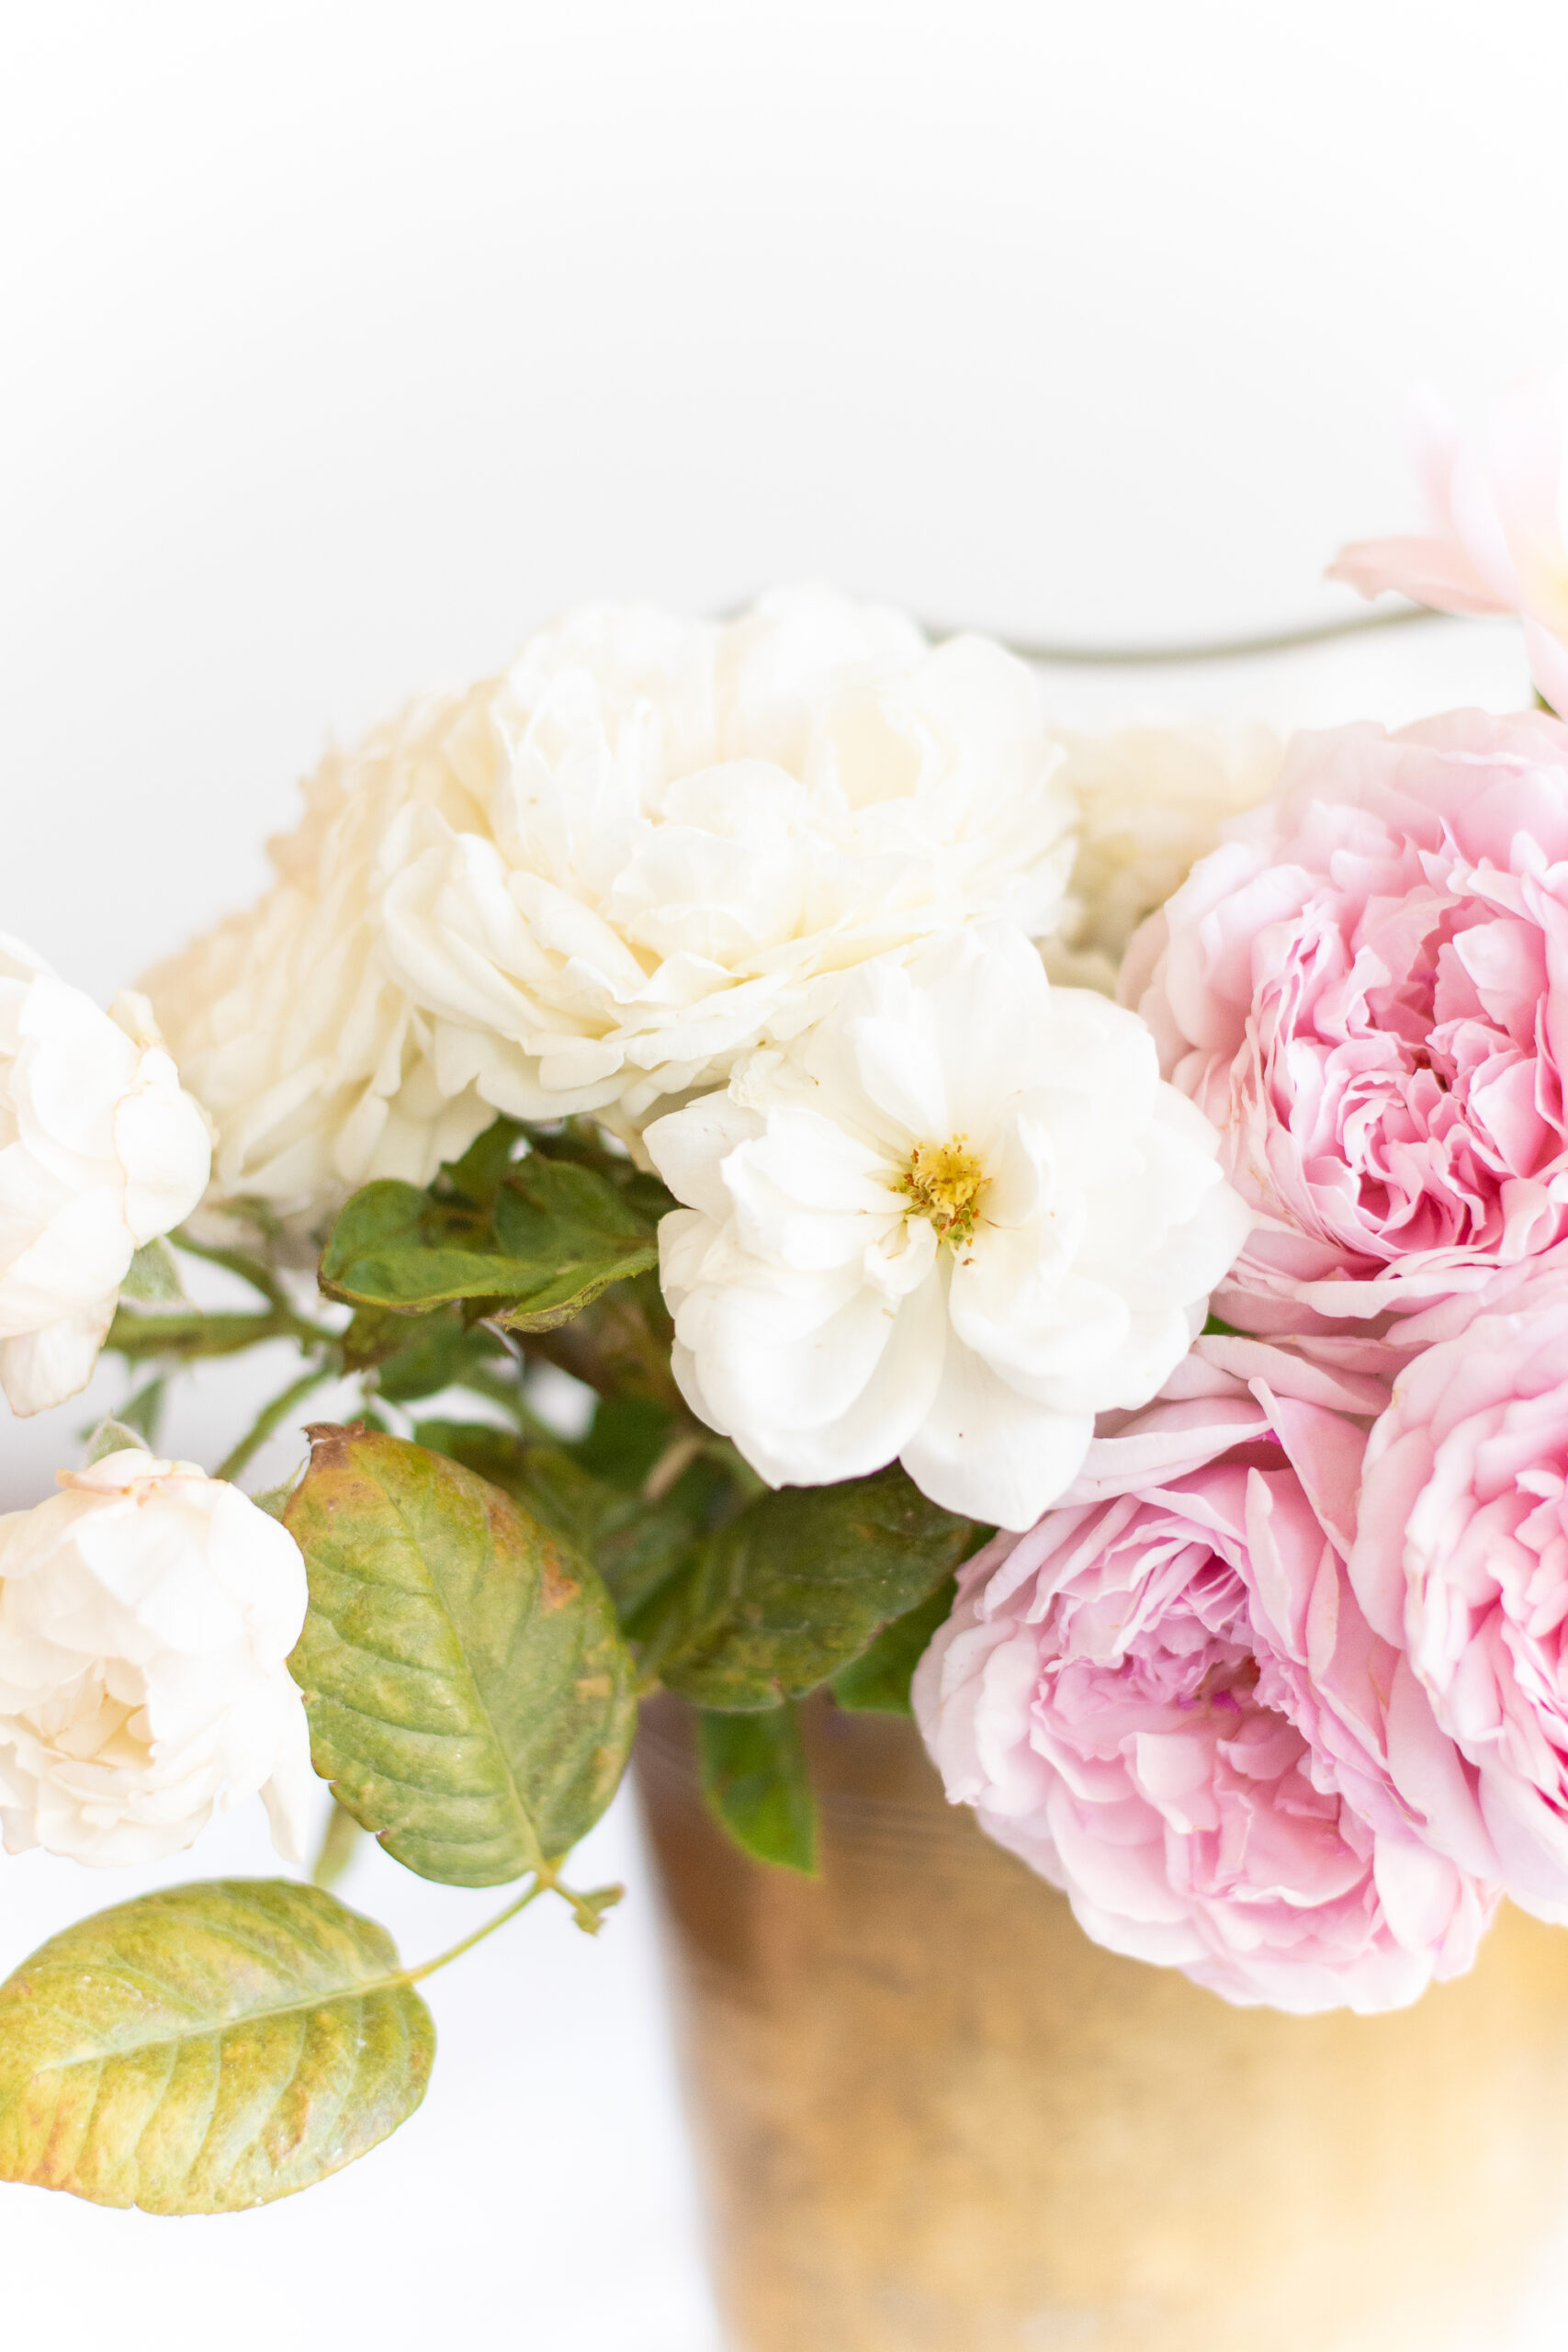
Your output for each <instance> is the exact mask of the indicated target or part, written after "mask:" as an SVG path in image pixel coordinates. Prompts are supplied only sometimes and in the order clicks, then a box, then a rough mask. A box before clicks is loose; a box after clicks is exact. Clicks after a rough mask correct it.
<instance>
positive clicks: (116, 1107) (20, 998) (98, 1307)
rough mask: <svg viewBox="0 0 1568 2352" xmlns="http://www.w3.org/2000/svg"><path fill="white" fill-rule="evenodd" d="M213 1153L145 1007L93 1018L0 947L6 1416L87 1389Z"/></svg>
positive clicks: (1, 1351)
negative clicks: (122, 1297) (118, 1320)
mask: <svg viewBox="0 0 1568 2352" xmlns="http://www.w3.org/2000/svg"><path fill="white" fill-rule="evenodd" d="M211 1156H212V1148H211V1144H210V1141H209V1135H208V1129H207V1123H206V1121H205V1120H204V1118H203V1116H202V1114H201V1112H200V1110H199V1108H198V1107H197V1103H195V1102H193V1100H192V1099H191V1097H190V1096H189V1095H188V1094H187V1093H186V1092H185V1091H183V1089H182V1088H181V1085H180V1082H179V1075H178V1072H177V1071H176V1070H175V1065H174V1063H173V1062H172V1061H171V1059H170V1058H169V1056H168V1054H167V1053H166V1052H165V1050H164V1043H163V1040H162V1038H161V1037H160V1036H159V1035H158V1032H157V1029H156V1027H155V1026H154V1024H153V1021H152V1012H151V1009H150V1007H149V1006H148V1004H147V1002H146V1000H145V999H144V998H142V997H138V996H130V995H127V996H122V997H120V998H119V999H118V1001H117V1002H116V1004H115V1005H114V1007H113V1008H112V1012H100V1011H99V1010H98V1007H97V1006H96V1004H95V1003H94V1002H93V1001H92V1000H91V998H90V997H87V996H84V994H83V993H82V991H81V989H73V988H70V987H68V986H67V985H66V983H65V982H64V981H63V980H62V979H58V978H56V977H55V975H54V973H53V972H51V969H50V967H49V966H48V965H47V964H45V963H44V962H43V961H42V959H41V957H39V956H35V955H34V954H33V953H32V951H31V949H30V948H27V947H24V946H23V945H22V944H21V943H20V942H19V941H18V940H15V939H8V938H6V937H4V936H0V1387H3V1388H4V1389H5V1391H6V1397H7V1398H8V1400H9V1402H10V1404H11V1407H12V1408H13V1410H14V1411H16V1412H18V1413H39V1412H42V1411H43V1410H44V1408H45V1407H47V1406H50V1405H58V1404H60V1403H61V1402H62V1400H63V1399H64V1398H65V1397H72V1396H74V1395H75V1393H76V1391H77V1390H78V1389H80V1388H85V1386H86V1385H87V1382H88V1381H89V1380H90V1379H91V1377H92V1373H93V1366H94V1364H95V1363H96V1361H97V1355H98V1350H99V1348H100V1347H101V1346H102V1344H103V1340H104V1334H105V1333H106V1332H107V1329H108V1327H109V1324H110V1321H111V1320H112V1318H113V1316H114V1310H115V1303H116V1301H117V1299H118V1295H119V1286H120V1284H121V1283H122V1282H123V1281H124V1280H125V1277H126V1274H127V1272H129V1270H130V1261H131V1259H132V1257H133V1256H134V1255H135V1252H136V1251H137V1250H138V1249H140V1248H141V1246H142V1244H143V1243H145V1242H148V1241H151V1240H152V1239H153V1238H155V1237H156V1236H157V1235H159V1234H162V1233H167V1232H169V1231H170V1229H171V1228H172V1227H175V1226H176V1225H178V1224H179V1223H180V1221H181V1219H182V1218H183V1217H185V1216H188V1214H189V1212H190V1211H191V1210H192V1209H193V1208H194V1207H195V1206H196V1204H197V1201H199V1199H200V1198H201V1195H202V1193H203V1191H204V1190H205V1188H206V1184H207V1179H208V1171H209V1167H210V1164H211Z"/></svg>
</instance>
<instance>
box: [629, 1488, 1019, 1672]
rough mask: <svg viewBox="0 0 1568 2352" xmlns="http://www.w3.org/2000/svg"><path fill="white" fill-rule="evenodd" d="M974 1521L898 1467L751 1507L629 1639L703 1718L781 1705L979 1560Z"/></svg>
mask: <svg viewBox="0 0 1568 2352" xmlns="http://www.w3.org/2000/svg"><path fill="white" fill-rule="evenodd" d="M975 1541H976V1530H975V1528H974V1526H973V1524H972V1523H971V1521H968V1520H966V1519H960V1518H958V1517H957V1516H956V1514H955V1513H954V1512H953V1511H949V1510H940V1509H939V1508H938V1506H937V1505H936V1504H935V1503H932V1502H928V1501H927V1499H926V1498H925V1497H924V1496H923V1495H922V1494H921V1493H920V1491H919V1488H918V1487H916V1486H915V1484H914V1483H913V1481H912V1480H911V1479H909V1478H908V1477H907V1476H905V1474H904V1472H903V1471H902V1470H900V1469H899V1468H898V1467H897V1464H895V1465H894V1466H893V1467H891V1468H889V1469H886V1470H879V1471H878V1472H877V1473H876V1474H875V1476H874V1477H870V1478H857V1479H854V1480H852V1481H851V1482H849V1483H848V1484H845V1485H843V1486H838V1487H785V1488H784V1490H783V1491H782V1492H781V1493H778V1494H770V1495H764V1496H762V1497H761V1499H760V1500H758V1501H756V1502H754V1503H750V1504H749V1505H748V1506H747V1508H746V1509H745V1510H743V1511H742V1512H741V1513H740V1514H739V1518H737V1519H735V1520H732V1521H730V1523H729V1525H728V1527H724V1528H721V1529H720V1530H719V1532H717V1533H716V1534H715V1535H712V1536H710V1537H708V1538H707V1539H706V1541H705V1543H704V1544H701V1545H700V1546H699V1548H698V1550H697V1552H696V1555H694V1559H693V1561H692V1563H691V1566H689V1567H688V1568H687V1569H686V1570H685V1571H684V1572H683V1573H682V1575H681V1576H680V1577H676V1578H673V1579H672V1580H671V1583H670V1585H669V1586H668V1587H667V1588H666V1589H665V1590H664V1591H663V1592H662V1593H660V1594H659V1595H657V1596H656V1598H655V1600H654V1603H653V1606H652V1609H651V1610H650V1611H649V1613H648V1616H647V1617H646V1619H644V1620H642V1621H639V1622H638V1623H637V1625H636V1626H635V1627H634V1629H633V1630H634V1631H635V1632H636V1634H637V1636H638V1637H639V1638H640V1639H641V1640H642V1641H643V1642H644V1643H645V1644H646V1649H645V1654H644V1661H643V1662H644V1666H645V1668H646V1670H648V1671H649V1672H651V1673H655V1674H657V1675H658V1676H659V1677H660V1679H661V1680H662V1681H663V1682H664V1683H665V1685H666V1686H667V1688H668V1689H670V1690H671V1691H679V1692H680V1693H681V1695H682V1697H683V1698H687V1699H691V1700H692V1701H694V1702H695V1704H696V1705H698V1706H700V1707H738V1708H756V1707H776V1706H777V1705H778V1703H779V1701H780V1700H781V1699H799V1698H804V1697H805V1695H806V1693H807V1691H814V1690H816V1689H817V1687H818V1684H819V1683H822V1682H826V1681H828V1680H829V1678H830V1677H831V1676H833V1675H835V1674H836V1673H837V1672H838V1671H839V1669H840V1667H844V1666H847V1665H848V1664H849V1662H850V1660H851V1659H852V1658H854V1657H859V1656H860V1654H861V1652H862V1651H863V1649H865V1648H866V1647H867V1646H868V1645H870V1644H871V1642H873V1641H874V1639H875V1637H876V1635H877V1634H879V1633H880V1632H881V1630H882V1628H883V1626H884V1625H886V1624H888V1623H891V1622H892V1620H893V1619H894V1618H896V1617H902V1616H903V1615H904V1614H905V1613H906V1612H907V1611H908V1610H910V1609H912V1608H914V1607H915V1606H916V1605H917V1604H918V1603H919V1602H920V1601H922V1600H925V1599H926V1597H927V1595H928V1594H929V1593H931V1591H932V1590H933V1589H935V1588H936V1586H938V1585H940V1584H941V1583H942V1582H943V1580H944V1579H945V1578H946V1577H949V1576H950V1575H951V1574H952V1573H953V1569H954V1568H955V1567H956V1566H958V1564H959V1562H960V1561H961V1560H963V1559H964V1558H965V1557H966V1556H967V1555H968V1554H969V1552H970V1551H971V1550H973V1548H974V1544H975Z"/></svg>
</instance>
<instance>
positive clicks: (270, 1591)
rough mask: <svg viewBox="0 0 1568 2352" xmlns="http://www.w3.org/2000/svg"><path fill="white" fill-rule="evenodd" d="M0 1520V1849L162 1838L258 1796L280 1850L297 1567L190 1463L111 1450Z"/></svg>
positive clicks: (176, 1840) (76, 1851)
mask: <svg viewBox="0 0 1568 2352" xmlns="http://www.w3.org/2000/svg"><path fill="white" fill-rule="evenodd" d="M61 1487H62V1492H61V1493H60V1494H58V1495H52V1496H51V1498H50V1499H49V1500H48V1501H47V1502H42V1503H39V1505H38V1506H37V1507H36V1508H35V1509H34V1510H21V1511H12V1512H10V1513H8V1514H7V1515H6V1516H5V1517H3V1518H0V1825H3V1826H4V1831H5V1841H6V1851H7V1852H8V1853H13V1854H16V1853H21V1852H24V1851H25V1850H26V1849H28V1848H29V1847H32V1846H42V1847H44V1848H46V1849H47V1850H48V1851H49V1852H50V1853H51V1854H65V1855H69V1856H70V1857H71V1858H72V1860H75V1861H79V1862H94V1863H114V1862H148V1861H156V1860H159V1859H160V1857H162V1856H163V1855H164V1854H173V1853H177V1852H179V1851H180V1850H181V1849H183V1848H184V1847H186V1846H188V1845H189V1844H190V1843H191V1841H192V1840H193V1839H194V1838H196V1837H197V1833H198V1832H199V1831H200V1830H201V1829H202V1828H203V1827H204V1826H205V1825H206V1823H207V1821H208V1820H209V1817H210V1815H211V1813H212V1809H213V1806H214V1804H218V1803H221V1804H224V1805H225V1806H228V1805H231V1804H234V1803H235V1802H236V1801H237V1800H238V1799H239V1798H241V1797H245V1796H250V1795H253V1794H254V1793H255V1792H256V1791H258V1790H259V1791H260V1792H261V1793H262V1795H263V1796H264V1798H265V1801H266V1804H267V1810H268V1812H269V1814H270V1815H271V1817H272V1825H273V1838H274V1841H275V1843H276V1845H277V1847H278V1849H279V1851H280V1852H282V1853H284V1854H285V1855H287V1856H288V1858H289V1859H290V1860H298V1859H299V1836H300V1831H301V1828H302V1826H303V1821H304V1808H305V1805H306V1804H307V1802H308V1798H309V1792H310V1787H311V1772H310V1746H309V1741H308V1738H307V1736H306V1729H305V1711H304V1702H303V1701H302V1699H301V1697H300V1694H299V1691H298V1689H297V1688H296V1686H295V1684H294V1682H293V1681H292V1680H291V1679H290V1677H289V1673H288V1663H287V1661H288V1653H289V1651H290V1650H291V1649H292V1648H293V1646H294V1645H295V1643H296V1642H297V1641H298V1640H299V1629H300V1627H301V1626H302V1625H303V1623H304V1622H305V1600H306V1592H305V1564H304V1562H303V1560H302V1559H301V1558H300V1556H299V1546H298V1545H297V1544H295V1542H294V1540H293V1538H292V1536H290V1535H289V1534H288V1532H286V1530H285V1529H283V1528H282V1527H280V1526H279V1525H278V1523H277V1521H276V1520H274V1519H271V1518H269V1517H268V1516H267V1514H266V1512H265V1511H264V1510H259V1509H258V1508H257V1506H256V1505H255V1504H254V1503H253V1502H252V1501H250V1500H249V1498H247V1497H246V1496H244V1495H243V1494H242V1493H241V1492H240V1490H239V1488H238V1487H231V1486H229V1485H227V1484H226V1483H225V1482H224V1481H223V1480H221V1479H218V1478H209V1477H207V1476H204V1474H203V1473H202V1472H201V1471H200V1470H199V1469H198V1468H197V1465H196V1464H195V1463H193V1462H161V1461H157V1460H155V1459H154V1458H153V1456H152V1455H151V1454H149V1453H141V1452H137V1451H134V1450H131V1449H130V1448H128V1449H127V1450H126V1451H124V1452H123V1453H111V1454H108V1455H107V1456H106V1457H105V1458H104V1460H102V1461H101V1462H97V1463H95V1464H93V1466H92V1468H91V1469H89V1470H83V1471H78V1472H75V1473H73V1474H67V1475H64V1476H62V1479H61Z"/></svg>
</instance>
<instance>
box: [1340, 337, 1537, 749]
mask: <svg viewBox="0 0 1568 2352" xmlns="http://www.w3.org/2000/svg"><path fill="white" fill-rule="evenodd" d="M1562 420H1563V388H1562V387H1561V386H1559V385H1556V384H1553V383H1551V381H1549V380H1548V379H1546V378H1544V377H1540V376H1533V377H1529V378H1527V379H1526V380H1525V381H1524V382H1523V383H1521V384H1518V385H1517V386H1516V387H1515V388H1514V390H1512V391H1511V392H1509V393H1508V394H1507V395H1506V398H1505V399H1504V400H1502V401H1500V402H1499V403H1498V406H1497V408H1496V410H1495V413H1494V414H1493V417H1492V421H1491V424H1490V427H1489V429H1488V431H1487V433H1486V435H1484V437H1483V438H1477V439H1475V440H1472V441H1466V440H1464V439H1462V438H1461V435H1460V434H1459V432H1458V430H1457V428H1456V426H1455V424H1454V421H1453V418H1452V416H1451V415H1450V413H1449V411H1448V409H1447V408H1446V407H1445V406H1444V404H1443V402H1442V401H1439V400H1438V396H1437V394H1436V393H1435V392H1433V391H1432V390H1430V388H1429V387H1427V386H1422V387H1421V388H1420V389H1419V390H1417V391H1416V394H1415V396H1414V397H1413V399H1412V401H1411V404H1410V411H1409V414H1408V418H1407V423H1406V438H1407V442H1408V445H1409V449H1410V456H1411V461H1412V465H1413V468H1414V469H1415V472H1416V476H1417V479H1418V480H1419V481H1420V484H1421V487H1422V491H1423V493H1424V495H1425V499H1426V504H1427V518H1428V529H1427V531H1426V532H1425V533H1424V534H1420V535H1416V536H1411V537H1394V538H1382V539H1359V540H1356V541H1354V542H1353V543H1352V544H1351V545H1350V546H1348V547H1346V548H1341V549H1340V551H1339V553H1338V555H1337V557H1336V559H1335V560H1334V562H1333V563H1332V564H1331V565H1330V566H1329V569H1328V577H1329V578H1330V579H1331V580H1343V581H1344V582H1347V584H1348V586H1350V587H1352V588H1355V589H1357V590H1359V593H1360V594H1362V595H1363V596H1377V595H1381V594H1382V593H1383V591H1384V590H1385V589H1393V590H1396V591H1397V592H1398V593H1399V594H1401V595H1404V596H1408V597H1410V598H1411V599H1412V600H1413V601H1414V602H1415V603H1416V604H1418V605H1431V606H1432V607H1433V608H1434V609H1435V610H1436V611H1438V612H1443V613H1517V615H1518V616H1519V617H1520V618H1521V619H1522V621H1523V623H1524V634H1525V649H1526V652H1527V654H1528V656H1529V665H1530V674H1531V676H1532V677H1533V678H1534V680H1535V683H1536V685H1537V687H1538V688H1539V690H1540V694H1541V696H1542V698H1543V699H1544V700H1545V701H1546V702H1548V703H1550V704H1551V707H1552V708H1553V709H1554V710H1558V711H1568V548H1564V546H1563V542H1562V525H1561V520H1560V508H1559V494H1560V490H1561V471H1562Z"/></svg>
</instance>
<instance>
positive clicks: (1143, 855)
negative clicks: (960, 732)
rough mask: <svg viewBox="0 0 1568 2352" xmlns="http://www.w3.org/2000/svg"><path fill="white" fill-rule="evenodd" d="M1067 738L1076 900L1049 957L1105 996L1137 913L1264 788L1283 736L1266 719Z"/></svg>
mask: <svg viewBox="0 0 1568 2352" xmlns="http://www.w3.org/2000/svg"><path fill="white" fill-rule="evenodd" d="M1062 741H1063V743H1064V744H1065V746H1066V754H1067V756H1066V765H1065V766H1064V768H1063V769H1062V771H1061V780H1062V783H1063V784H1064V786H1066V790H1067V791H1068V792H1069V793H1070V794H1071V796H1072V798H1073V800H1074V802H1075V804H1076V807H1077V856H1076V858H1075V861H1074V865H1073V872H1072V881H1071V886H1070V887H1071V890H1072V898H1073V913H1072V915H1071V916H1070V917H1069V920H1068V922H1067V924H1066V927H1065V929H1064V932H1063V935H1062V937H1061V938H1060V939H1059V940H1056V941H1053V943H1052V944H1051V946H1050V947H1049V948H1048V950H1047V951H1046V959H1045V960H1046V965H1047V968H1048V969H1049V971H1050V974H1051V977H1052V978H1053V979H1055V980H1061V981H1064V982H1067V983H1069V984H1071V985H1074V986H1078V987H1084V988H1096V989H1100V990H1101V992H1102V993H1103V994H1105V995H1107V996H1112V995H1114V994H1115V989H1116V974H1117V970H1118V967H1120V965H1121V962H1122V955H1123V953H1124V952H1125V949H1126V945H1127V942H1128V941H1129V940H1130V939H1131V938H1132V936H1133V933H1134V931H1136V929H1137V927H1138V925H1139V924H1140V923H1141V922H1143V920H1144V917H1145V915H1148V914H1152V913H1153V912H1154V910H1155V909H1156V907H1163V906H1164V904H1165V902H1166V900H1167V899H1168V898H1169V897H1170V896H1171V894H1172V892H1173V891H1176V890H1179V888H1181V885H1182V884H1183V882H1185V881H1186V879H1187V876H1188V875H1189V873H1190V871H1191V869H1192V867H1193V866H1194V865H1196V864H1197V863H1198V860H1199V859H1200V858H1201V857H1206V856H1207V855H1208V854H1209V852H1210V850H1212V849H1213V846H1214V844H1215V842H1217V841H1218V840H1219V837H1220V827H1221V826H1222V825H1223V824H1224V821H1225V820H1226V819H1227V818H1230V817H1239V816H1240V815H1242V814H1243V812H1244V811H1245V810H1247V809H1255V808H1256V807H1257V806H1258V802H1259V801H1260V800H1262V799H1264V798H1265V797H1267V795H1268V793H1269V789H1270V788H1271V786H1272V785H1273V782H1274V778H1275V777H1276V775H1278V774H1279V772H1280V762H1281V761H1282V760H1283V758H1284V746H1283V745H1282V744H1281V742H1280V739H1279V737H1278V736H1277V735H1275V734H1273V733H1271V732H1270V730H1269V729H1268V728H1267V727H1249V728H1246V729H1242V730H1241V731H1239V732H1238V733H1235V734H1233V735H1227V734H1224V733H1222V732H1221V731H1220V730H1219V729H1216V728H1211V727H1128V728H1123V729H1122V730H1121V731H1120V732H1119V733H1117V734H1114V735H1081V734H1064V735H1063V737H1062Z"/></svg>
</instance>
